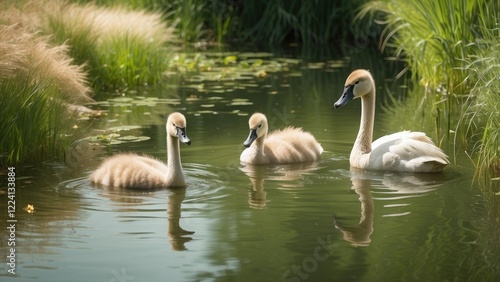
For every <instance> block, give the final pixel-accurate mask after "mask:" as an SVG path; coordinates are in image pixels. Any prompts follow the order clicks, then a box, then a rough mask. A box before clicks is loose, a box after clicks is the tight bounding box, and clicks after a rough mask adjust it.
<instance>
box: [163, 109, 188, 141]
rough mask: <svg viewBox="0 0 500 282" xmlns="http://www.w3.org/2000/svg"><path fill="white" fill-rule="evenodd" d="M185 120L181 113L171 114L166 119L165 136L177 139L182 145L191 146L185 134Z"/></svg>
mask: <svg viewBox="0 0 500 282" xmlns="http://www.w3.org/2000/svg"><path fill="white" fill-rule="evenodd" d="M186 125H187V123H186V118H185V117H184V115H183V114H181V113H177V112H175V113H171V114H170V115H169V116H168V119H167V125H166V128H167V134H170V135H171V136H173V137H177V138H179V141H181V142H182V143H184V144H188V145H190V144H191V140H190V139H189V137H188V136H187V134H186Z"/></svg>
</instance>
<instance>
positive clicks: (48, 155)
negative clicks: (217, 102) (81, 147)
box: [0, 0, 500, 186]
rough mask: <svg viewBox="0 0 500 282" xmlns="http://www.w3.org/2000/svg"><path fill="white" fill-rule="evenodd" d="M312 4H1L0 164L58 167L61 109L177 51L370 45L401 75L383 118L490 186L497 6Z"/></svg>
mask: <svg viewBox="0 0 500 282" xmlns="http://www.w3.org/2000/svg"><path fill="white" fill-rule="evenodd" d="M334 2H335V3H334ZM312 3H313V2H311V1H299V0H291V1H288V2H287V1H285V2H283V1H251V0H242V1H234V2H228V1H222V0H212V1H202V0H185V1H183V0H171V1H157V0H122V1H119V0H94V1H86V0H75V1H62V0H47V1H36V0H21V1H14V0H0V54H1V55H0V66H1V69H0V94H1V95H2V100H1V101H0V106H1V109H2V113H1V116H2V126H1V127H0V165H6V164H10V163H18V162H21V163H22V162H26V161H28V160H29V161H30V162H33V161H44V160H48V159H61V158H62V157H63V155H64V149H65V148H66V147H67V146H68V144H71V143H72V142H73V141H75V140H77V139H78V138H79V137H81V136H80V135H81V134H82V133H81V130H79V129H78V126H76V124H77V120H78V116H79V114H81V111H76V112H75V111H74V110H69V109H75V108H79V106H82V105H85V104H86V103H89V102H92V101H93V99H92V95H93V89H103V88H104V89H134V88H137V87H142V86H154V85H157V84H160V83H161V82H162V80H163V79H164V78H165V72H166V71H167V70H168V68H169V65H170V61H172V60H173V58H174V55H175V52H176V48H178V46H181V44H185V45H188V44H194V43H198V42H205V43H206V44H211V43H213V44H231V43H233V42H249V41H251V42H252V43H253V44H255V45H258V46H267V47H271V46H274V45H282V44H284V43H285V42H287V43H292V44H297V45H302V48H306V46H307V45H310V44H330V45H331V46H337V47H338V45H339V44H340V45H342V42H343V41H344V42H353V41H354V42H355V41H356V40H360V39H361V40H365V41H366V40H367V38H368V40H370V39H373V38H380V48H381V50H382V51H383V52H385V54H388V55H390V56H393V57H395V58H397V59H399V60H403V61H405V62H406V63H407V70H408V71H409V73H410V74H411V75H410V84H411V87H410V88H409V90H408V93H407V95H406V97H404V98H401V97H392V100H391V103H396V104H397V105H398V107H392V108H398V110H395V111H389V110H387V109H386V114H387V115H388V116H391V119H392V120H397V121H398V122H401V121H405V120H406V121H407V122H408V125H409V124H412V125H415V124H417V125H418V124H420V125H421V127H422V128H421V129H425V130H427V131H428V132H434V136H433V139H434V140H435V141H436V142H437V143H438V144H439V145H440V146H441V147H442V148H444V149H445V150H446V151H447V152H448V154H449V155H452V156H453V154H456V152H457V151H458V150H462V151H463V150H465V151H466V152H467V153H468V154H469V155H470V157H471V161H472V162H474V164H475V165H476V179H477V180H478V181H480V182H482V183H484V184H487V183H489V184H492V183H493V184H494V183H498V179H499V177H500V156H499V154H500V144H499V142H500V141H499V140H500V138H499V137H500V124H499V123H500V113H499V109H500V105H499V101H500V99H499V98H500V96H499V95H500V94H499V92H500V80H499V79H498V78H499V77H500V51H498V47H499V45H500V26H499V25H498V21H500V4H499V3H498V1H494V0H474V1H467V0H459V1H446V0H438V1H431V0H425V1H418V2H407V3H406V2H405V3H401V2H399V1H396V0H380V1H368V0H357V1H343V2H337V1H333V2H332V1H327V0H324V1H317V2H314V3H316V4H315V5H313V4H312ZM262 15H265V16H262ZM250 39H251V40H250ZM365 46H366V45H365ZM415 109H416V110H415ZM409 111H411V112H415V111H416V112H417V113H418V115H414V118H416V119H418V120H411V119H409V118H408V117H407V116H406V114H407V113H408V112H409ZM85 114H92V112H91V111H89V112H87V113H85ZM388 126H394V127H397V129H399V128H400V127H401V126H403V127H405V126H406V124H403V125H402V124H398V125H391V124H390V123H388ZM413 127H414V126H413ZM416 129H418V128H416ZM452 159H453V158H452ZM493 186H494V185H493Z"/></svg>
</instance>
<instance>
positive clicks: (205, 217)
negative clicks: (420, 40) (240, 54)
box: [0, 50, 500, 281]
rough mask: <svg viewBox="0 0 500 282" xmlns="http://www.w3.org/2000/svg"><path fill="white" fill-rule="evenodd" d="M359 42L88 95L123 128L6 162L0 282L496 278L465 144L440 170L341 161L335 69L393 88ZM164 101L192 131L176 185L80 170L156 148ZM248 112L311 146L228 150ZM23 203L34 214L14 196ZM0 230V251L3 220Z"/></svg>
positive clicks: (345, 123)
mask: <svg viewBox="0 0 500 282" xmlns="http://www.w3.org/2000/svg"><path fill="white" fill-rule="evenodd" d="M366 52H367V53H368V54H363V56H361V57H362V58H366V57H369V58H370V59H369V60H367V61H366V62H365V61H363V60H361V61H356V60H355V59H345V58H335V57H328V58H321V59H314V60H311V59H308V58H299V59H300V61H298V62H294V63H293V64H290V65H289V66H287V67H283V68H282V69H281V71H274V72H269V73H266V74H265V75H264V74H257V75H255V76H249V77H248V76H247V75H243V77H244V78H238V79H233V80H223V79H221V80H217V79H208V78H207V77H206V76H202V75H198V76H193V77H189V76H188V77H184V78H183V79H182V80H181V81H177V80H176V81H174V82H172V84H171V85H169V87H167V88H166V89H167V90H165V91H162V92H155V91H151V92H144V93H142V92H141V93H133V94H131V93H125V94H123V95H117V94H110V95H104V94H102V95H101V96H98V97H100V99H101V100H100V101H101V103H98V104H96V105H93V107H94V108H100V109H102V110H105V111H106V112H107V115H106V116H103V117H101V118H97V119H94V120H92V121H91V122H92V125H91V127H93V128H95V129H96V130H101V131H92V132H91V133H89V135H95V136H97V135H99V134H108V133H109V132H110V130H111V129H113V128H115V129H116V128H117V127H122V129H128V130H120V131H116V132H117V134H120V136H119V137H120V138H121V140H122V141H123V142H121V143H120V142H117V143H119V144H113V145H112V146H104V147H96V146H94V145H92V144H93V142H94V141H96V140H93V141H89V140H87V141H85V142H82V143H80V144H75V145H74V146H73V148H74V150H71V151H69V152H68V157H67V161H66V163H65V164H62V163H54V162H47V163H46V164H45V165H44V166H43V167H42V168H23V167H19V168H17V172H18V174H17V177H18V179H17V190H16V191H17V192H16V193H17V194H16V205H17V211H16V219H17V225H16V240H17V241H16V256H17V257H16V258H17V260H16V261H17V264H16V275H15V276H12V275H10V274H8V273H7V266H6V264H2V266H1V267H0V270H1V277H2V281H69V280H70V281H305V280H307V281H498V279H499V278H500V276H499V273H498V262H497V261H496V260H495V258H498V255H497V253H498V251H499V249H498V248H497V249H495V247H498V244H495V243H494V242H496V240H498V238H497V237H496V236H493V235H494V233H493V232H491V230H494V226H495V224H498V222H496V223H495V222H494V219H491V218H489V217H488V209H487V203H486V202H485V198H484V195H483V194H482V193H481V192H480V191H481V190H480V189H479V188H478V187H476V186H475V185H474V184H473V182H472V169H471V167H470V166H469V165H468V163H469V160H468V159H467V158H466V156H460V155H459V156H458V157H457V158H458V159H457V162H456V163H455V164H452V165H450V166H449V167H448V168H447V169H446V170H445V172H444V173H442V174H429V175H415V174H397V173H374V172H366V171H358V170H352V169H350V168H349V161H348V158H349V153H350V149H351V146H352V143H353V141H354V138H355V135H356V133H357V130H358V126H359V112H360V105H359V101H352V102H351V103H349V104H348V105H347V106H346V107H344V108H342V109H340V110H333V102H334V101H336V99H337V98H338V97H339V96H340V94H341V91H342V89H343V82H344V80H345V77H346V76H347V75H348V74H349V72H350V71H351V70H352V69H353V68H357V67H365V68H371V69H372V71H373V72H374V73H375V74H376V79H377V81H378V82H380V83H379V89H378V91H379V93H380V94H379V96H380V97H383V95H384V94H383V93H384V92H387V89H390V90H391V91H395V92H397V91H399V90H400V89H401V88H400V87H399V86H398V84H399V83H401V82H397V81H396V82H394V81H392V80H391V78H392V77H394V76H395V74H397V72H398V71H399V69H398V66H397V65H394V64H391V63H389V62H386V61H384V60H383V58H379V57H377V55H374V54H375V52H370V51H369V50H368V51H366ZM247 56H250V55H247ZM266 56H267V55H266ZM358 57H359V56H358ZM271 59H273V57H271ZM332 61H334V62H337V64H333V63H331V62H332ZM317 62H320V64H316V63H317ZM328 62H330V63H328ZM338 62H340V63H338ZM312 63H315V64H312ZM136 96H137V97H136ZM378 100H379V101H383V100H384V99H383V98H379V99H378ZM172 111H181V112H183V113H184V114H185V115H186V118H187V122H188V126H187V133H188V136H189V137H190V138H191V140H192V145H191V146H186V145H183V144H181V155H182V161H183V166H184V172H185V175H186V181H187V183H189V184H188V187H187V188H185V189H164V190H159V191H150V192H144V191H134V190H120V189H106V188H98V187H94V186H92V185H91V184H90V183H89V181H88V180H87V176H88V175H89V174H90V173H91V172H92V171H93V170H94V169H95V168H96V167H97V165H98V164H99V162H100V161H101V160H102V159H104V158H106V157H107V156H109V155H111V154H115V153H119V152H125V151H126V152H129V151H132V152H137V153H145V154H149V155H152V156H155V157H157V158H160V159H163V160H164V159H165V158H166V148H165V125H164V122H165V120H166V117H167V116H168V114H169V113H171V112H172ZM255 111H260V112H263V113H265V114H266V115H267V117H268V119H269V124H270V128H271V130H272V129H279V128H283V127H285V126H287V125H295V126H299V127H303V128H304V129H305V130H307V131H310V132H311V133H312V134H313V135H314V136H315V137H316V138H317V139H318V141H319V142H320V143H321V144H322V146H323V148H324V149H325V152H324V154H323V156H322V159H321V160H320V161H318V162H316V163H312V164H298V165H277V166H250V165H244V164H240V162H239V154H240V153H241V151H242V150H243V149H244V148H243V146H242V143H243V141H244V140H245V139H246V137H247V135H248V118H249V115H250V114H251V113H253V112H255ZM409 114H411V113H409ZM382 116H383V112H382V111H381V110H380V108H378V112H377V122H376V124H375V136H376V137H378V136H381V135H384V134H387V133H390V130H392V129H388V128H385V127H384V124H383V123H382V122H381V120H382ZM124 126H127V127H126V128H123V127H124ZM408 129H410V128H408ZM140 136H142V137H145V138H138V139H134V138H137V137H140ZM120 138H118V136H116V137H114V140H120ZM129 141H134V142H129ZM448 153H449V152H448ZM0 200H1V201H2V202H7V197H6V195H0ZM28 204H32V205H34V207H35V212H34V213H32V214H30V213H28V212H26V211H24V210H23V207H25V206H26V205H28ZM2 206H4V205H3V204H2ZM0 218H1V220H2V224H4V223H5V222H7V215H6V212H2V214H1V215H0ZM492 226H493V227H492ZM0 234H1V236H2V237H1V240H2V257H3V258H4V260H5V258H6V256H7V255H8V252H9V250H8V248H7V240H6V238H8V236H9V234H8V233H7V232H6V231H5V228H2V231H1V232H0ZM492 234H493V235H492ZM496 235H498V234H496Z"/></svg>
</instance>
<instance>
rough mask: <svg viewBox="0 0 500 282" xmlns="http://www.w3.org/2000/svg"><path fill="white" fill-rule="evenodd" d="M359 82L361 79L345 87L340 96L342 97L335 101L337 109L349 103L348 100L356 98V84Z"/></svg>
mask: <svg viewBox="0 0 500 282" xmlns="http://www.w3.org/2000/svg"><path fill="white" fill-rule="evenodd" d="M358 83H359V80H357V81H356V82H355V84H350V85H347V86H346V87H345V88H344V92H343V93H342V96H340V99H339V100H338V101H337V102H335V104H334V105H333V106H334V107H335V109H338V108H340V107H343V106H345V104H347V102H349V101H351V100H352V99H353V98H354V85H356V84H358Z"/></svg>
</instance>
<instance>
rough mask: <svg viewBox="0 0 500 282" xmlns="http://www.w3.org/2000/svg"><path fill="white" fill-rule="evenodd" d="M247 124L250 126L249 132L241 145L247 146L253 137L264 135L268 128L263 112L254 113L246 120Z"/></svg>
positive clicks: (250, 143) (253, 139)
mask: <svg viewBox="0 0 500 282" xmlns="http://www.w3.org/2000/svg"><path fill="white" fill-rule="evenodd" d="M248 126H249V127H250V134H249V135H248V138H247V140H245V142H243V146H245V147H247V148H248V147H250V145H252V142H253V141H255V139H257V138H261V137H263V136H266V134H267V130H268V127H267V118H266V116H265V115H264V114H261V113H254V114H253V115H252V116H251V117H250V120H249V121H248Z"/></svg>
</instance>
